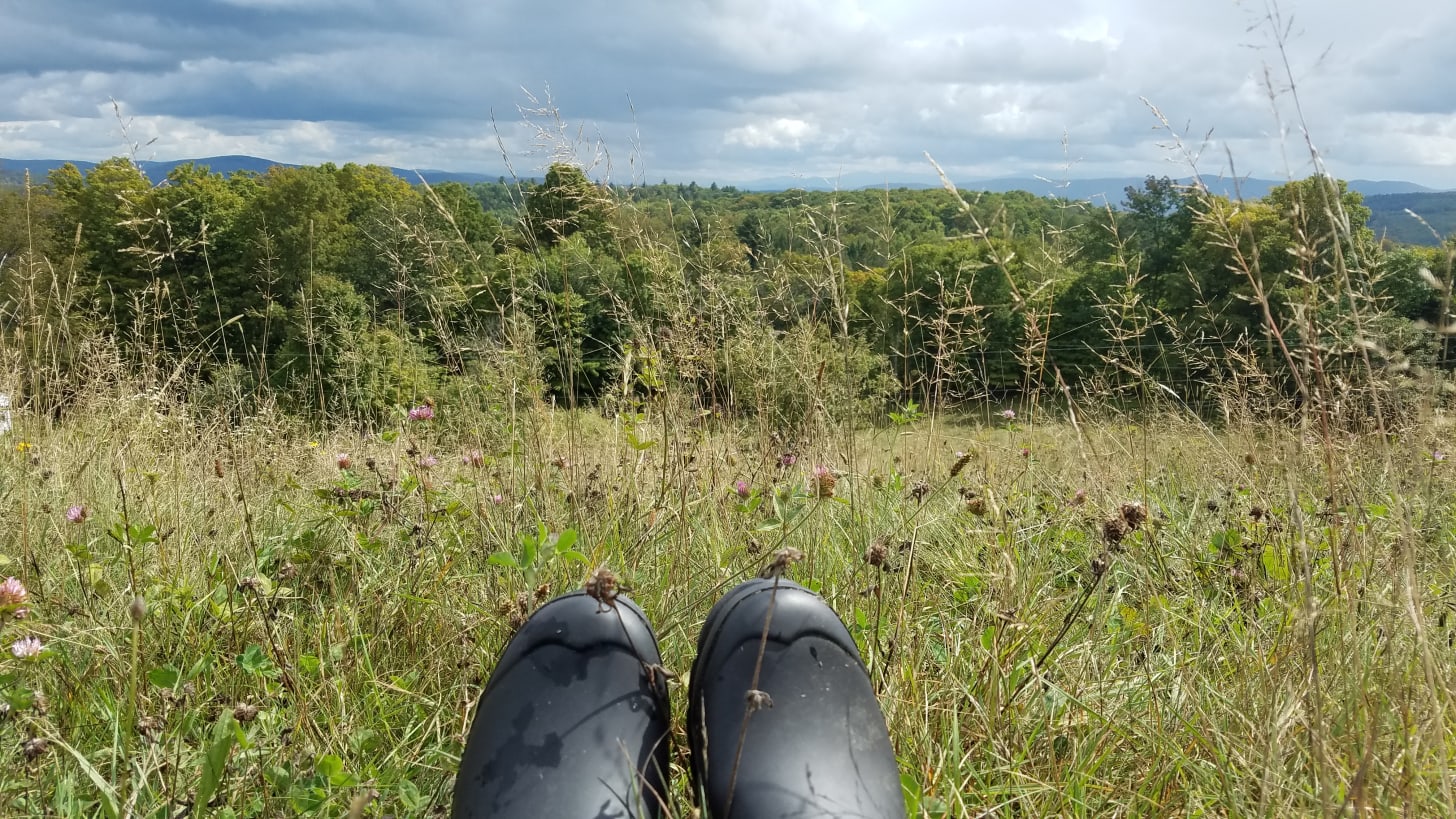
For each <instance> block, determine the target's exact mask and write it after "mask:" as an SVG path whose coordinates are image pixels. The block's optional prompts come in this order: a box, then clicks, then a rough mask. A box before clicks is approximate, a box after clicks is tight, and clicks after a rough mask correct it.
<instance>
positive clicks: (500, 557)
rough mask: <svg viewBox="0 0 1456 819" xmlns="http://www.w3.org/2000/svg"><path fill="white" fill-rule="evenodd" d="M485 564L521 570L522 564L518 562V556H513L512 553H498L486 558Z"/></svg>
mask: <svg viewBox="0 0 1456 819" xmlns="http://www.w3.org/2000/svg"><path fill="white" fill-rule="evenodd" d="M485 562H486V563H489V564H491V565H492V566H505V567H507V568H511V569H519V568H521V564H520V563H519V562H518V561H517V560H516V556H515V555H513V554H511V553H510V552H496V553H495V554H493V555H491V556H490V557H488V558H486V559H485Z"/></svg>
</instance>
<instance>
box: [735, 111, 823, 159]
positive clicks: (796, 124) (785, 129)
mask: <svg viewBox="0 0 1456 819" xmlns="http://www.w3.org/2000/svg"><path fill="white" fill-rule="evenodd" d="M818 135H819V128H818V126H816V125H814V124H813V123H811V122H805V121H804V120H802V119H790V118H788V117H780V118H778V119H773V120H769V121H767V122H751V123H749V124H747V125H740V126H739V127H737V128H733V129H730V130H729V131H728V133H726V134H724V135H723V142H724V143H726V144H728V145H742V146H743V147H745V148H791V149H793V150H795V151H797V150H799V149H800V148H801V147H802V146H803V144H804V143H805V142H807V141H809V140H812V139H814V138H815V137H817V136H818Z"/></svg>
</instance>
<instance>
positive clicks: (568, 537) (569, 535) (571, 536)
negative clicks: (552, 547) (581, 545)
mask: <svg viewBox="0 0 1456 819" xmlns="http://www.w3.org/2000/svg"><path fill="white" fill-rule="evenodd" d="M576 538H577V534H576V530H575V529H567V530H566V531H565V532H562V533H561V534H560V535H559V536H557V538H556V553H557V554H558V555H559V554H561V553H562V552H566V551H570V549H571V547H572V546H573V545H574V544H575V543H576Z"/></svg>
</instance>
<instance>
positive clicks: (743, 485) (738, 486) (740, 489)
mask: <svg viewBox="0 0 1456 819" xmlns="http://www.w3.org/2000/svg"><path fill="white" fill-rule="evenodd" d="M733 491H734V492H737V493H738V497H740V498H742V499H743V500H748V496H749V495H751V494H753V490H752V489H751V488H749V486H748V481H743V480H738V481H734V482H733Z"/></svg>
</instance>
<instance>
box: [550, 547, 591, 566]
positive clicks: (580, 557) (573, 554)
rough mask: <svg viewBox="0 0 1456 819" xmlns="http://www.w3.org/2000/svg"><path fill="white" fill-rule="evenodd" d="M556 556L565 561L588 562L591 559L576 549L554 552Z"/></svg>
mask: <svg viewBox="0 0 1456 819" xmlns="http://www.w3.org/2000/svg"><path fill="white" fill-rule="evenodd" d="M556 557H557V558H558V559H560V560H565V561H566V562H567V563H590V562H591V560H589V559H588V558H587V556H586V555H584V554H582V553H581V552H578V551H576V550H575V549H572V550H569V551H565V552H557V553H556Z"/></svg>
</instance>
